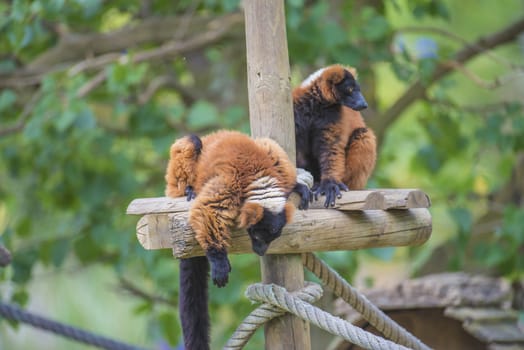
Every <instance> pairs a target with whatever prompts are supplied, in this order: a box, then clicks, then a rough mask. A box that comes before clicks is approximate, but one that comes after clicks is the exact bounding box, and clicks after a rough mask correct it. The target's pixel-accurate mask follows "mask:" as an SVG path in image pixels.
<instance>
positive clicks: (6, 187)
mask: <svg viewBox="0 0 524 350" xmlns="http://www.w3.org/2000/svg"><path fill="white" fill-rule="evenodd" d="M0 14H1V15H0V244H3V245H4V246H5V247H7V248H8V249H9V250H10V251H11V252H12V254H13V262H12V263H11V264H10V265H9V266H8V267H6V268H0V299H1V300H3V301H5V302H13V303H19V304H21V305H22V306H24V307H27V308H28V309H30V310H32V311H35V312H38V313H41V314H44V315H47V316H49V317H51V318H53V319H57V320H61V321H64V322H67V323H71V324H74V325H77V326H80V327H83V328H86V329H88V330H92V331H96V332H100V333H102V334H104V335H108V336H111V337H113V338H116V339H120V340H125V341H127V342H129V343H133V344H137V345H143V346H148V347H151V348H152V347H155V348H157V349H168V346H171V347H172V348H174V347H175V346H176V345H177V344H179V342H180V337H181V334H180V327H179V323H178V315H177V310H176V304H177V290H178V286H177V285H178V267H177V263H176V262H175V261H174V260H173V258H172V257H171V253H170V251H168V250H167V251H148V252H147V251H144V250H143V249H142V248H141V247H140V246H139V244H138V242H137V240H136V237H135V225H136V222H137V219H138V218H136V217H129V216H126V215H125V209H126V207H127V205H128V204H129V202H130V201H131V200H132V199H134V198H142V197H156V196H161V195H163V190H164V179H163V175H164V170H165V166H166V164H167V159H168V148H169V145H170V144H171V142H172V141H173V140H174V139H175V138H177V137H179V136H181V135H184V134H187V133H189V132H192V133H197V134H205V133H207V132H209V131H211V130H215V129H217V128H233V129H238V130H242V131H245V132H249V118H248V110H247V82H246V59H245V42H244V40H245V37H244V27H243V15H242V10H241V4H239V0H223V1H219V0H201V1H189V0H187V1H168V0H141V1H139V0H126V1H121V0H116V1H101V0H69V1H66V0H49V1H48V0H36V1H23V0H20V1H16V0H15V1H3V2H0ZM286 16H287V35H288V44H289V54H290V64H291V70H292V80H293V85H296V84H299V82H300V81H301V80H302V79H304V78H305V77H306V76H307V75H309V74H310V73H311V72H313V71H315V70H316V69H318V68H320V67H322V66H325V65H328V64H332V63H342V64H347V65H352V66H354V67H356V68H357V69H358V71H359V80H360V82H361V85H362V88H363V91H364V95H365V97H366V99H367V100H368V103H369V104H370V108H369V109H368V110H366V111H364V113H363V114H364V116H365V118H366V120H367V121H368V124H369V125H370V126H371V127H372V128H373V129H374V130H375V132H376V134H377V135H378V137H379V140H380V146H379V147H380V148H379V160H378V163H377V167H376V170H375V173H374V176H373V178H372V179H371V180H370V182H369V184H368V186H369V187H393V188H421V189H422V190H424V191H425V192H427V193H428V194H429V195H430V197H431V200H432V208H431V212H432V215H433V235H432V237H431V239H430V241H429V242H428V243H426V244H425V245H423V246H421V247H415V248H397V249H393V248H382V249H370V250H366V251H358V252H332V253H325V254H322V256H323V257H324V258H326V259H327V260H328V262H329V263H330V264H332V266H334V267H335V268H336V269H337V270H338V271H339V272H340V273H341V274H342V275H343V276H344V277H346V278H348V279H350V280H352V281H354V282H355V284H356V285H357V286H368V287H369V286H382V285H388V284H391V283H394V282H397V281H400V280H402V279H404V278H409V277H412V276H417V275H423V274H427V273H431V272H439V271H449V270H452V271H454V270H464V271H474V272H483V273H489V274H493V275H501V276H505V277H506V278H508V279H509V280H511V281H516V280H519V279H522V277H523V271H524V210H522V209H523V205H524V199H523V198H524V197H523V196H524V115H523V109H522V104H523V103H524V94H523V91H524V73H523V69H524V64H523V62H524V35H523V34H520V35H519V34H518V33H519V31H522V27H523V25H522V22H523V21H524V3H523V2H522V1H521V0H505V1H501V2H497V3H496V4H495V3H494V2H493V1H489V0H475V1H473V0H465V1H460V2H458V1H451V0H449V1H441V0H396V1H384V2H383V1H378V0H354V1H342V0H335V1H329V2H326V1H306V0H288V1H286ZM517 22H519V23H520V27H518V26H517V28H520V30H518V29H517V30H516V29H515V25H514V23H517ZM512 29H513V31H511V30H512ZM501 33H502V34H505V36H504V35H501ZM480 38H487V39H489V40H486V41H484V42H482V43H483V44H486V43H489V45H490V46H491V48H492V49H490V50H485V48H484V47H481V46H478V45H475V43H479V39H480ZM490 40H491V41H490ZM468 50H469V52H470V55H469V56H468V55H464V54H460V53H461V52H462V53H464V52H465V51H468ZM447 70H449V72H448V71H447ZM232 265H233V275H232V278H231V279H230V282H229V284H228V286H227V287H226V288H223V289H217V288H214V287H211V301H210V302H211V311H212V324H213V334H212V337H213V348H220V347H221V346H222V345H223V344H224V342H225V339H227V337H228V336H229V335H230V334H231V332H232V331H233V329H234V328H235V327H236V325H237V324H238V323H239V322H240V320H241V319H242V318H243V317H244V316H245V315H247V313H248V312H249V311H250V310H251V308H252V305H251V304H250V302H249V301H248V300H247V299H246V298H245V297H244V295H243V293H244V290H245V287H246V286H247V285H249V284H250V283H253V282H255V281H258V280H259V267H258V259H257V257H256V256H255V255H251V254H249V255H242V256H233V257H232ZM262 341H263V336H262V334H261V332H258V333H257V335H256V337H255V338H254V339H252V340H251V342H250V343H249V345H248V347H247V348H248V349H260V348H262V344H263V343H262ZM85 348H87V347H85V346H83V345H79V344H76V343H72V342H69V341H67V340H63V339H61V338H59V337H55V336H53V335H50V334H46V333H44V332H41V331H37V330H34V329H32V328H30V327H28V326H26V325H17V324H13V323H9V322H7V321H5V320H2V319H0V349H40V350H44V349H85Z"/></svg>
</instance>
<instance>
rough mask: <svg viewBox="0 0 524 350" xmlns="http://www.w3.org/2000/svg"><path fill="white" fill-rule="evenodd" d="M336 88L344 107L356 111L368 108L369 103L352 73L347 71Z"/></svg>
mask: <svg viewBox="0 0 524 350" xmlns="http://www.w3.org/2000/svg"><path fill="white" fill-rule="evenodd" d="M336 87H337V90H338V93H339V96H340V102H341V103H342V104H343V105H344V106H346V107H349V108H351V109H353V110H355V111H361V110H363V109H366V108H368V103H367V102H366V100H365V99H364V96H362V93H361V92H360V86H359V85H358V83H357V81H356V80H355V78H354V77H353V75H351V73H350V72H348V71H345V76H344V79H343V80H342V81H341V82H340V83H338V84H337V85H336Z"/></svg>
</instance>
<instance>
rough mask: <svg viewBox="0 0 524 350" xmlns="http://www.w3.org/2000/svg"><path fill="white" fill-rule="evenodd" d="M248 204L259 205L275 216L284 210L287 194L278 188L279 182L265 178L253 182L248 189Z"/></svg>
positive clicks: (271, 178)
mask: <svg viewBox="0 0 524 350" xmlns="http://www.w3.org/2000/svg"><path fill="white" fill-rule="evenodd" d="M247 190H248V192H247V199H246V202H251V203H257V204H259V205H260V206H262V208H265V209H267V210H269V211H270V212H272V213H273V214H278V213H280V212H282V210H284V205H285V204H286V200H287V198H286V193H285V192H284V191H283V190H282V189H281V188H280V187H278V186H277V181H276V179H275V178H273V177H271V176H264V177H261V178H260V179H257V180H255V181H253V182H252V183H251V184H250V185H249V186H248V188H247Z"/></svg>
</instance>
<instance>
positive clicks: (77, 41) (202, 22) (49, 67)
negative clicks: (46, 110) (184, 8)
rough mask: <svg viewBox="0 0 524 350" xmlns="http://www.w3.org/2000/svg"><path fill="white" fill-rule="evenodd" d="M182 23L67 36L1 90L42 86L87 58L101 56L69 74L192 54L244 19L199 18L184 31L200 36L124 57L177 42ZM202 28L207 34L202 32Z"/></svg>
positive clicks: (0, 81) (154, 22) (3, 81)
mask: <svg viewBox="0 0 524 350" xmlns="http://www.w3.org/2000/svg"><path fill="white" fill-rule="evenodd" d="M179 20H180V19H179V18H178V17H177V18H157V19H148V20H145V21H144V22H142V23H141V24H139V25H136V26H135V27H126V28H124V29H121V30H118V31H115V32H112V33H107V34H104V33H95V34H88V35H78V34H69V35H66V36H64V39H62V40H60V41H59V43H58V44H57V45H56V46H55V47H53V48H52V49H50V50H48V51H46V52H45V53H43V54H42V55H40V56H39V57H38V58H36V59H35V60H34V61H33V62H31V63H30V64H28V65H27V66H26V67H24V68H23V69H21V70H18V71H16V72H14V73H11V74H9V75H4V76H0V87H11V86H28V85H35V84H38V83H39V82H40V80H41V78H42V77H43V75H44V74H46V73H49V72H55V71H63V70H66V69H68V68H69V67H70V66H71V65H72V64H74V63H75V62H76V61H78V60H79V59H82V58H84V57H86V56H92V55H97V56H95V57H94V58H88V59H85V60H83V61H80V62H78V63H76V64H75V65H74V66H73V67H72V68H71V70H70V72H69V74H72V75H75V74H78V73H80V72H83V71H85V70H87V69H99V68H101V67H104V66H106V65H108V64H110V63H113V62H116V61H117V60H120V59H129V60H130V62H133V63H139V62H144V61H150V60H158V59H163V58H166V57H169V56H173V55H177V54H181V53H186V52H190V51H193V50H196V49H199V48H201V47H204V46H206V45H209V44H211V43H214V42H217V41H219V40H221V39H222V38H224V37H225V36H226V35H227V34H230V33H232V32H234V30H233V29H234V27H235V26H236V25H238V24H241V23H242V22H243V16H242V15H241V14H240V13H232V14H228V15H224V16H222V17H219V18H216V19H211V18H207V17H206V18H199V19H198V20H195V21H194V22H192V23H191V25H188V26H187V27H189V29H184V31H188V32H191V33H197V34H195V35H194V36H192V37H190V38H187V39H185V40H182V41H174V42H167V43H166V44H164V45H162V46H160V47H158V48H155V49H151V50H144V51H140V52H138V53H135V54H134V55H132V56H131V55H129V56H128V55H127V54H122V53H121V51H123V50H126V49H128V48H132V47H136V46H138V45H140V44H143V43H155V42H156V43H159V42H166V41H168V40H170V39H173V38H174V37H175V36H174V34H173V28H177V27H178V25H177V24H178V22H179ZM184 28H186V26H184ZM202 28H204V29H205V30H204V31H202ZM193 29H194V30H193Z"/></svg>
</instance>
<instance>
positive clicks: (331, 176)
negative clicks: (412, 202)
mask: <svg viewBox="0 0 524 350" xmlns="http://www.w3.org/2000/svg"><path fill="white" fill-rule="evenodd" d="M367 106H368V105H367V102H366V100H365V99H364V96H362V93H361V92H360V86H359V85H358V83H357V81H356V71H355V69H353V68H350V67H344V66H341V65H338V64H336V65H332V66H328V67H325V68H322V69H320V70H318V71H316V72H315V73H313V74H311V75H310V76H309V77H308V78H307V79H306V80H304V81H303V82H302V84H301V85H300V86H298V87H296V88H295V89H293V108H294V115H295V139H296V152H297V164H296V165H297V167H298V168H304V169H306V170H308V171H309V172H311V174H312V175H313V178H314V181H315V185H314V186H313V193H314V196H315V199H317V198H318V195H325V196H326V199H325V203H324V206H325V207H328V206H329V205H332V206H333V205H335V199H336V198H340V196H341V193H340V190H344V191H347V190H348V189H352V190H358V189H363V188H364V186H365V185H366V183H367V180H368V178H369V177H370V175H371V173H372V171H373V168H374V167H375V161H376V138H375V134H374V133H373V131H372V130H371V129H369V128H367V127H366V124H365V122H364V120H363V119H362V115H361V114H360V112H359V111H361V110H363V109H365V108H367Z"/></svg>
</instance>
